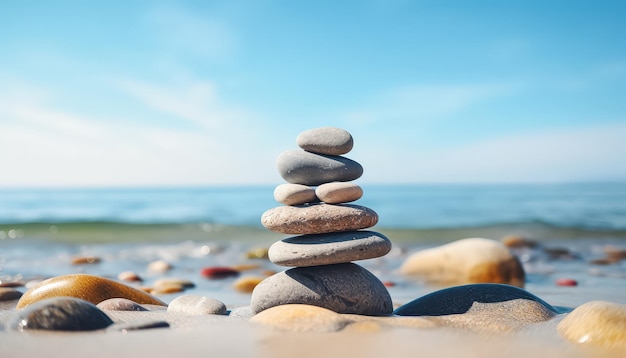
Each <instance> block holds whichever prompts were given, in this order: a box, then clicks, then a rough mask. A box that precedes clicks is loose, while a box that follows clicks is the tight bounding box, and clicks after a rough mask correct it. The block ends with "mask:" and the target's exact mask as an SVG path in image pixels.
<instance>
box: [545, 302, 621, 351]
mask: <svg viewBox="0 0 626 358" xmlns="http://www.w3.org/2000/svg"><path fill="white" fill-rule="evenodd" d="M557 331H558V332H559V333H560V334H561V336H563V337H564V338H565V339H567V340H568V341H570V342H574V343H580V344H584V345H585V346H594V347H602V348H606V349H611V350H615V351H618V352H619V353H621V354H624V355H626V305H621V304H617V303H613V302H606V301H591V302H587V303H585V304H582V305H580V306H578V307H576V308H575V309H574V310H573V311H572V312H570V313H569V314H567V316H565V318H563V320H561V322H559V324H558V326H557Z"/></svg>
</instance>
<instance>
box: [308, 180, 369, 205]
mask: <svg viewBox="0 0 626 358" xmlns="http://www.w3.org/2000/svg"><path fill="white" fill-rule="evenodd" d="M315 196H317V197H318V198H319V199H320V200H321V201H323V202H325V203H327V204H341V203H349V202H351V201H355V200H359V199H361V197H362V196H363V189H361V187H360V186H359V185H358V184H355V183H352V182H332V183H325V184H322V185H320V186H318V187H317V189H315Z"/></svg>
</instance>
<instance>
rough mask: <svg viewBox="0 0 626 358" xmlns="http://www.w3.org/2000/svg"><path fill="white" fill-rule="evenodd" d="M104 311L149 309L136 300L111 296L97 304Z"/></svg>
mask: <svg viewBox="0 0 626 358" xmlns="http://www.w3.org/2000/svg"><path fill="white" fill-rule="evenodd" d="M96 307H98V308H99V309H101V310H103V311H147V310H148V309H147V308H145V307H143V306H142V305H140V304H138V303H137V302H135V301H131V300H127V299H125V298H109V299H108V300H104V301H102V302H100V303H98V304H97V305H96Z"/></svg>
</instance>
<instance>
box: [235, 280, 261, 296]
mask: <svg viewBox="0 0 626 358" xmlns="http://www.w3.org/2000/svg"><path fill="white" fill-rule="evenodd" d="M264 279H265V277H252V276H248V277H241V278H239V279H237V280H236V281H235V282H233V288H234V289H235V290H236V291H238V292H241V293H252V291H253V290H254V288H255V287H256V286H257V285H258V284H259V283H261V281H263V280H264Z"/></svg>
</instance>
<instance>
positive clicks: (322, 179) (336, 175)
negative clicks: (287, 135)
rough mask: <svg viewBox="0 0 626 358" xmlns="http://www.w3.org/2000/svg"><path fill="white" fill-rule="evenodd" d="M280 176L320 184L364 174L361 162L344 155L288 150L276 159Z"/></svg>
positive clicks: (292, 181)
mask: <svg viewBox="0 0 626 358" xmlns="http://www.w3.org/2000/svg"><path fill="white" fill-rule="evenodd" d="M276 167H277V169H278V173H279V174H280V176H282V177H283V179H285V181H287V182H288V183H292V184H303V185H312V186H315V185H320V184H324V183H330V182H333V181H351V180H356V179H358V178H360V177H361V175H363V167H362V166H361V164H359V163H357V162H355V161H353V160H351V159H348V158H346V157H342V156H338V155H336V156H334V155H323V154H315V153H310V152H307V151H304V150H288V151H285V152H283V153H281V154H280V155H279V156H278V159H277V160H276Z"/></svg>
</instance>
